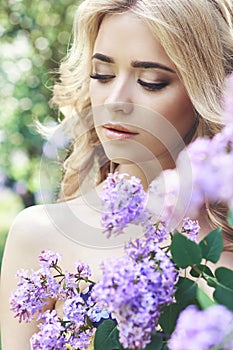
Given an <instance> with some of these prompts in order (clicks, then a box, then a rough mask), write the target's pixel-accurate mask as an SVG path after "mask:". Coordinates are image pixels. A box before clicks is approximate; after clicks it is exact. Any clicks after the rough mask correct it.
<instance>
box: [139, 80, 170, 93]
mask: <svg viewBox="0 0 233 350" xmlns="http://www.w3.org/2000/svg"><path fill="white" fill-rule="evenodd" d="M138 84H139V85H141V86H142V87H144V88H145V89H146V90H149V91H156V90H162V89H163V88H165V87H166V86H167V85H168V82H166V81H164V82H161V83H147V82H145V81H143V80H141V79H138Z"/></svg>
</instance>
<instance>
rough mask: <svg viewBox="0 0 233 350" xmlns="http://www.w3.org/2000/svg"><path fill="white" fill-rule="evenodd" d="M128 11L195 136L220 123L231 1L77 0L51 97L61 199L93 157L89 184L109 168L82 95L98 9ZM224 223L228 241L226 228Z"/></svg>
mask: <svg viewBox="0 0 233 350" xmlns="http://www.w3.org/2000/svg"><path fill="white" fill-rule="evenodd" d="M126 11H131V12H133V13H134V14H135V15H136V16H138V17H139V18H140V19H142V20H143V21H144V22H145V23H147V25H148V26H149V27H150V29H151V31H152V33H153V34H154V36H155V37H156V39H157V40H159V41H160V43H161V44H162V46H163V48H164V50H165V52H166V53H167V55H168V56H169V58H170V59H171V60H172V61H173V62H174V64H175V65H176V67H177V71H178V74H179V76H180V79H181V80H182V81H183V83H184V86H185V88H186V90H187V93H188V95H189V97H190V99H191V101H192V103H193V106H194V108H195V110H196V112H197V114H198V115H199V120H200V123H199V128H198V132H197V133H196V136H198V135H200V134H201V135H207V136H210V137H211V136H213V135H214V134H215V133H216V132H218V131H219V130H220V129H221V124H222V121H221V115H222V108H221V104H220V97H221V96H222V93H223V86H224V79H225V77H226V76H227V75H228V74H229V73H230V72H232V71H233V28H232V18H233V9H232V0H195V1H190V0H85V1H83V2H82V4H81V5H80V6H79V8H78V10H77V12H76V15H75V20H74V28H73V45H72V47H71V49H70V51H69V54H68V56H67V58H66V59H65V60H64V61H63V63H62V64H61V67H60V82H58V83H57V84H56V85H55V87H54V97H53V103H55V104H56V105H58V107H59V108H60V109H61V110H63V109H65V110H66V112H65V114H66V117H65V121H67V120H68V123H67V125H68V127H69V128H70V130H72V131H73V133H74V137H73V140H74V141H73V144H72V150H71V152H70V155H69V157H68V158H67V159H66V161H65V163H64V178H63V181H62V185H61V193H62V196H63V198H65V199H69V198H72V197H75V196H76V195H77V193H78V189H79V187H80V185H81V184H82V182H83V180H84V179H85V177H87V176H88V174H89V173H90V171H91V169H92V168H93V166H94V164H95V162H96V163H97V166H98V168H99V174H98V177H97V178H95V179H94V181H93V186H94V185H96V184H97V183H99V182H101V181H102V180H104V179H105V178H106V176H107V173H108V172H109V160H108V159H107V158H106V156H105V154H104V151H103V149H102V146H101V145H100V142H99V140H98V137H97V134H96V132H95V129H94V126H93V120H92V111H91V103H90V96H89V82H90V73H91V56H92V54H93V47H94V43H95V39H96V37H97V34H98V30H99V27H100V24H101V22H102V20H103V18H104V16H106V15H109V14H115V13H123V12H126ZM208 212H209V215H210V218H211V221H212V222H215V221H216V222H215V223H216V224H217V223H220V219H218V218H220V215H218V213H216V208H214V211H211V207H209V209H208ZM221 224H222V225H224V228H225V232H226V237H227V238H228V239H230V241H231V242H233V236H232V229H231V230H230V228H229V227H227V226H226V225H225V223H224V224H223V223H222V222H221Z"/></svg>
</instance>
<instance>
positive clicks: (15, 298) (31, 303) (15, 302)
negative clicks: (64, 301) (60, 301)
mask: <svg viewBox="0 0 233 350" xmlns="http://www.w3.org/2000/svg"><path fill="white" fill-rule="evenodd" d="M17 276H18V277H20V281H19V283H18V284H17V289H16V290H15V291H14V292H13V293H12V294H11V299H10V308H11V310H12V311H14V317H16V318H18V320H19V322H21V321H22V320H23V321H25V322H31V320H32V318H33V316H34V315H35V314H37V313H39V315H40V313H41V311H42V309H43V307H44V306H45V305H46V304H47V303H48V302H47V299H48V298H55V297H57V295H58V291H59V284H58V283H57V281H56V280H55V279H54V278H53V276H52V275H51V272H50V271H49V270H44V269H40V270H37V271H32V272H31V273H30V274H29V271H27V270H20V271H18V273H17ZM39 315H38V316H39Z"/></svg>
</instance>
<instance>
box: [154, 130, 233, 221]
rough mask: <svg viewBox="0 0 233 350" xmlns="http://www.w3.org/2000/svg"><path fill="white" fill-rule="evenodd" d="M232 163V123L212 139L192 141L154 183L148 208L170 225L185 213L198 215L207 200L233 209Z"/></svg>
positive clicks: (191, 215)
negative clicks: (174, 165)
mask: <svg viewBox="0 0 233 350" xmlns="http://www.w3.org/2000/svg"><path fill="white" fill-rule="evenodd" d="M232 164H233V125H227V126H225V127H224V128H223V129H222V131H221V132H220V133H218V134H216V135H215V136H214V137H213V138H212V139H207V138H202V139H201V138H200V139H197V140H195V141H194V142H192V143H191V144H190V145H189V146H188V147H187V148H186V149H185V150H183V151H182V152H181V153H180V154H179V156H178V159H177V168H176V169H174V170H165V171H163V172H162V173H161V175H160V176H159V177H158V178H156V179H155V180H154V181H153V182H152V183H151V185H150V189H149V198H150V200H149V202H148V209H149V210H150V211H151V212H152V213H154V215H156V216H157V217H158V218H160V220H162V221H165V222H167V223H170V227H171V228H174V227H177V225H178V224H179V222H180V221H181V219H182V218H183V217H184V216H190V217H191V218H195V217H197V215H198V212H199V210H200V208H201V207H202V206H203V205H204V204H205V203H206V200H208V201H209V202H222V203H225V205H227V206H228V207H229V208H230V209H231V210H233V199H232V198H233V167H232ZM158 198H159V199H158Z"/></svg>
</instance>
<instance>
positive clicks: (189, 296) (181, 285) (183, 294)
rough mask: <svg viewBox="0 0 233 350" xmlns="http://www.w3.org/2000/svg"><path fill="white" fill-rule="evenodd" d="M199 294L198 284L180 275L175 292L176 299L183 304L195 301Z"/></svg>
mask: <svg viewBox="0 0 233 350" xmlns="http://www.w3.org/2000/svg"><path fill="white" fill-rule="evenodd" d="M196 295H197V284H196V283H195V282H194V281H192V280H190V279H188V278H184V277H180V278H179V281H178V283H177V291H176V294H175V297H176V301H177V303H179V304H180V305H182V306H187V305H188V304H190V303H195V301H196Z"/></svg>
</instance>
